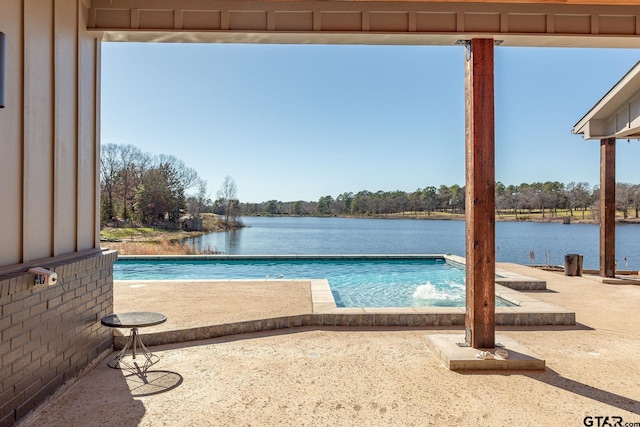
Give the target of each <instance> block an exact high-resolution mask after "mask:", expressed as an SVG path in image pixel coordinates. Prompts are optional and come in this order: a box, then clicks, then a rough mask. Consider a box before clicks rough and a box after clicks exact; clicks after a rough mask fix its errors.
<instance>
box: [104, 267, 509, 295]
mask: <svg viewBox="0 0 640 427" xmlns="http://www.w3.org/2000/svg"><path fill="white" fill-rule="evenodd" d="M113 270H114V271H113V274H114V279H115V280H206V279H245V280H246V279H253V280H255V279H279V278H283V279H327V280H328V281H329V285H330V287H331V290H332V292H333V296H334V299H335V301H336V305H337V306H338V307H464V305H465V270H464V268H463V267H460V266H457V265H454V264H450V263H447V262H445V260H444V259H443V258H420V259H360V258H358V259H286V258H284V259H283V258H279V259H232V260H230V259H224V260H195V259H185V260H176V259H175V258H174V259H170V260H143V259H125V260H118V261H117V262H116V263H115V265H114V269H113ZM496 305H503V306H504V305H508V304H507V303H506V302H504V301H503V300H500V299H497V301H496Z"/></svg>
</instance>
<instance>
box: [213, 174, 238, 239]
mask: <svg viewBox="0 0 640 427" xmlns="http://www.w3.org/2000/svg"><path fill="white" fill-rule="evenodd" d="M237 193H238V188H237V187H236V182H235V181H234V180H233V178H231V177H230V176H229V175H227V176H225V177H224V181H223V183H222V187H220V190H218V193H217V196H218V201H219V203H222V206H223V207H224V223H225V227H227V228H229V226H230V223H229V218H232V219H233V220H234V222H235V212H237V211H236V210H235V209H234V206H237V197H238V196H237Z"/></svg>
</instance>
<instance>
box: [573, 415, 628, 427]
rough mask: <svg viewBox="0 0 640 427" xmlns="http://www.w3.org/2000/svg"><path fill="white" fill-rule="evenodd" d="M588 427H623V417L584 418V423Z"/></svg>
mask: <svg viewBox="0 0 640 427" xmlns="http://www.w3.org/2000/svg"><path fill="white" fill-rule="evenodd" d="M582 422H583V423H584V425H585V426H587V427H623V426H622V417H608V416H603V415H600V416H597V417H591V416H587V417H584V420H583V421H582Z"/></svg>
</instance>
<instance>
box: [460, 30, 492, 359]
mask: <svg viewBox="0 0 640 427" xmlns="http://www.w3.org/2000/svg"><path fill="white" fill-rule="evenodd" d="M493 79H494V78H493V39H473V40H471V42H470V43H468V44H467V47H466V52H465V107H466V119H465V139H466V220H467V224H466V227H467V236H466V258H467V310H466V317H465V327H466V338H465V341H466V344H468V345H470V346H471V347H474V348H493V347H494V346H495V311H496V307H495V305H496V302H495V292H496V290H495V271H496V264H495V227H496V222H495V142H494V139H495V134H494V100H493V99H494V95H493Z"/></svg>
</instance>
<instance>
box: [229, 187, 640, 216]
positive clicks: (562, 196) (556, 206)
mask: <svg viewBox="0 0 640 427" xmlns="http://www.w3.org/2000/svg"><path fill="white" fill-rule="evenodd" d="M495 191H496V193H495V195H496V215H497V216H499V217H500V216H504V215H515V217H516V218H518V217H522V216H523V215H530V214H532V213H533V212H538V213H542V217H543V218H544V217H546V216H547V215H549V216H550V217H557V216H558V212H559V211H562V212H563V215H565V214H564V212H566V211H568V213H569V215H571V216H574V215H581V216H582V218H583V219H584V218H585V215H586V212H590V213H591V215H592V216H593V215H596V216H597V214H598V202H599V198H600V192H599V187H598V186H591V185H589V184H588V183H586V182H577V183H576V182H570V183H568V184H563V183H561V182H558V181H553V182H552V181H547V182H534V183H522V184H520V185H505V184H503V183H502V182H497V183H496V190H495ZM465 196H466V193H465V187H464V186H460V185H457V184H454V185H451V186H447V185H440V186H439V187H435V186H428V187H424V188H418V189H417V190H415V191H413V192H405V191H401V190H396V191H377V192H375V193H374V192H371V191H360V192H357V193H352V192H345V193H342V194H340V195H338V196H337V197H335V198H334V197H332V196H330V195H327V196H322V197H320V198H319V199H318V200H317V201H303V200H298V201H292V202H282V201H278V200H269V201H266V202H262V203H242V204H241V205H240V206H241V210H242V213H243V214H245V215H310V216H340V215H353V216H378V215H398V214H399V215H404V214H415V213H422V214H424V215H427V216H429V215H431V214H432V213H434V212H442V213H450V214H463V213H464V212H465ZM616 204H617V206H618V209H619V210H621V211H623V212H624V214H625V218H626V216H627V213H628V212H629V210H632V209H635V216H636V217H638V212H639V210H640V184H635V185H634V184H629V183H617V184H616Z"/></svg>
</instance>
